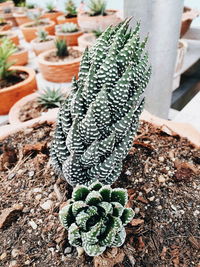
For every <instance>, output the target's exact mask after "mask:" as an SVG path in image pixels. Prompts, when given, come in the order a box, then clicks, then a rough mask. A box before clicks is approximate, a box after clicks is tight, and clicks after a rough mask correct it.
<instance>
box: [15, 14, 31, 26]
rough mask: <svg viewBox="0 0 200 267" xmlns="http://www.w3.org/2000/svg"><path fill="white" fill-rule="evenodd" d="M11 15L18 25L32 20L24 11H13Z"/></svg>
mask: <svg viewBox="0 0 200 267" xmlns="http://www.w3.org/2000/svg"><path fill="white" fill-rule="evenodd" d="M13 16H14V18H15V20H16V22H17V25H18V26H20V25H22V24H25V23H28V22H31V21H32V20H31V19H30V18H28V17H27V15H26V13H24V12H14V13H13Z"/></svg>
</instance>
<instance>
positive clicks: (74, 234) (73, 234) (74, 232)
mask: <svg viewBox="0 0 200 267" xmlns="http://www.w3.org/2000/svg"><path fill="white" fill-rule="evenodd" d="M68 239H69V243H70V244H71V245H72V246H75V247H77V246H81V245H82V244H81V235H80V231H79V227H78V226H77V225H76V224H75V223H73V224H72V225H71V226H70V227H69V230H68Z"/></svg>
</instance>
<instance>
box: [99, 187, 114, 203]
mask: <svg viewBox="0 0 200 267" xmlns="http://www.w3.org/2000/svg"><path fill="white" fill-rule="evenodd" d="M111 192H112V189H111V187H110V186H109V185H105V186H103V187H102V188H101V189H100V190H99V193H100V194H101V196H102V199H103V201H108V202H110V201H111Z"/></svg>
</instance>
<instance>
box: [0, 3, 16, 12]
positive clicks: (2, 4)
mask: <svg viewBox="0 0 200 267" xmlns="http://www.w3.org/2000/svg"><path fill="white" fill-rule="evenodd" d="M8 7H9V8H12V7H14V3H13V1H6V2H3V3H1V4H0V11H3V10H4V9H5V8H8Z"/></svg>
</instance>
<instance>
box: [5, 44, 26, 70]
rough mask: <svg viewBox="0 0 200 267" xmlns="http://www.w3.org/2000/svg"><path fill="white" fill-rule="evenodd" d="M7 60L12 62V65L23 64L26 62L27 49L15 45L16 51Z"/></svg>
mask: <svg viewBox="0 0 200 267" xmlns="http://www.w3.org/2000/svg"><path fill="white" fill-rule="evenodd" d="M8 61H9V62H13V63H14V64H13V66H24V65H26V64H28V50H27V49H26V48H24V47H21V46H17V47H16V52H15V53H14V54H13V55H11V56H10V57H9V59H8Z"/></svg>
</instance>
